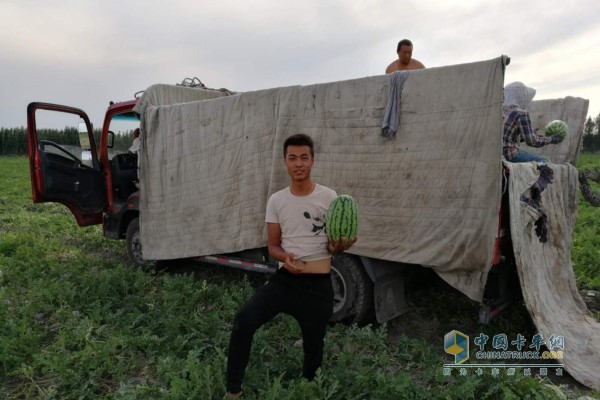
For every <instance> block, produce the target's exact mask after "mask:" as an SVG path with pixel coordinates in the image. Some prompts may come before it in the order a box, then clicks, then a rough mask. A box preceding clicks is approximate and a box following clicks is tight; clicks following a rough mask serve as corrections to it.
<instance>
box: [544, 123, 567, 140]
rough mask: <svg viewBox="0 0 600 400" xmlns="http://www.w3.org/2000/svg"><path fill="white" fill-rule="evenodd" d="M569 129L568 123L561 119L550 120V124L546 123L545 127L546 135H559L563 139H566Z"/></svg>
mask: <svg viewBox="0 0 600 400" xmlns="http://www.w3.org/2000/svg"><path fill="white" fill-rule="evenodd" d="M567 131H568V127H567V124H566V123H565V122H564V121H561V120H559V119H557V120H554V121H551V122H548V125H546V128H545V132H546V136H554V135H558V136H560V137H561V138H562V139H564V138H565V136H567Z"/></svg>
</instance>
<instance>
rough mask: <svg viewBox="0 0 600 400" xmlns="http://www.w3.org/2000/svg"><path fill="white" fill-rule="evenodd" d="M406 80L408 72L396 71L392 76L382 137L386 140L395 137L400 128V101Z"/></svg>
mask: <svg viewBox="0 0 600 400" xmlns="http://www.w3.org/2000/svg"><path fill="white" fill-rule="evenodd" d="M406 78H408V71H396V72H394V73H393V74H392V75H391V76H390V90H389V93H388V100H387V104H386V106H385V112H384V114H383V125H382V127H381V136H383V137H384V138H391V137H393V136H394V135H395V134H396V131H398V127H399V126H400V101H401V97H402V89H403V88H404V82H405V81H406Z"/></svg>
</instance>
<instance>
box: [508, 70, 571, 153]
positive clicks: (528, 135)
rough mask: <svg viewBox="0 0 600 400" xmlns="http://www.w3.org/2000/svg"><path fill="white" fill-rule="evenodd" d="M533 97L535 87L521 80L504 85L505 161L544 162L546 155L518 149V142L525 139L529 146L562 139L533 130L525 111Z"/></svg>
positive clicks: (556, 142)
mask: <svg viewBox="0 0 600 400" xmlns="http://www.w3.org/2000/svg"><path fill="white" fill-rule="evenodd" d="M534 97H535V89H534V88H530V87H528V86H525V84H524V83H522V82H512V83H509V84H507V85H506V86H504V105H503V117H504V133H503V144H502V154H503V155H504V158H506V160H507V161H510V162H513V163H518V162H529V161H536V162H538V163H544V164H545V163H547V162H549V160H548V159H547V158H546V157H540V156H536V155H534V154H531V153H528V152H526V151H523V150H521V149H519V147H518V144H519V142H520V141H521V142H522V141H525V143H527V144H528V145H529V146H531V147H542V146H546V145H548V144H558V143H560V142H562V141H563V138H562V137H561V136H559V135H553V136H539V135H537V134H536V133H535V132H534V130H533V127H532V125H531V119H530V118H529V112H528V111H527V108H528V107H529V105H530V104H531V102H532V101H533V98H534Z"/></svg>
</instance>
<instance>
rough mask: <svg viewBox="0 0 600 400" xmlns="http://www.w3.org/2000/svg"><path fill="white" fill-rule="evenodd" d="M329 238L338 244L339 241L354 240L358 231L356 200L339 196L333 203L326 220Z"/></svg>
mask: <svg viewBox="0 0 600 400" xmlns="http://www.w3.org/2000/svg"><path fill="white" fill-rule="evenodd" d="M326 227H327V228H326V229H327V237H328V238H329V239H330V240H331V241H333V242H337V241H338V239H342V238H346V239H347V240H351V239H354V238H355V237H356V232H357V230H358V207H357V204H356V200H354V198H352V196H349V195H347V194H342V195H340V196H338V197H337V198H336V199H335V200H333V201H332V202H331V205H330V206H329V211H328V212H327V219H326Z"/></svg>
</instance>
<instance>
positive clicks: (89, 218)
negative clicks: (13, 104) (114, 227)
mask: <svg viewBox="0 0 600 400" xmlns="http://www.w3.org/2000/svg"><path fill="white" fill-rule="evenodd" d="M96 139H98V140H96ZM96 139H95V138H94V135H93V129H92V124H91V123H90V120H89V118H88V116H87V115H86V114H85V113H84V112H83V111H82V110H80V109H77V108H73V107H67V106H60V105H56V104H48V103H31V104H29V106H28V107H27V145H28V151H29V165H30V171H31V186H32V195H33V202H34V203H44V202H55V203H61V204H64V205H65V206H67V207H68V208H69V210H71V212H72V213H73V215H74V216H75V219H76V220H77V223H78V224H79V226H86V225H94V224H100V223H102V212H103V209H104V206H105V197H106V196H105V191H106V190H105V181H104V173H103V171H102V170H101V166H100V163H99V161H98V152H97V148H96V143H97V142H99V138H96Z"/></svg>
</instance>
